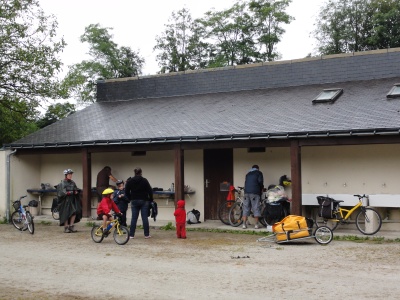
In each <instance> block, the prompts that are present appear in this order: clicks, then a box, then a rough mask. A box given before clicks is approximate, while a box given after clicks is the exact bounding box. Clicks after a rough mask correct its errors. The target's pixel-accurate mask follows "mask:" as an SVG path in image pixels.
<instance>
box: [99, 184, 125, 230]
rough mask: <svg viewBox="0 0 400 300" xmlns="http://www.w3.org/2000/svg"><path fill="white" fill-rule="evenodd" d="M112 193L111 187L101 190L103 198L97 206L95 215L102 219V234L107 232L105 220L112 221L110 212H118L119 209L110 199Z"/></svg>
mask: <svg viewBox="0 0 400 300" xmlns="http://www.w3.org/2000/svg"><path fill="white" fill-rule="evenodd" d="M113 193H114V190H113V189H110V188H107V189H105V190H104V191H103V193H102V195H103V199H101V202H100V203H99V205H98V206H97V215H98V218H97V219H98V220H103V228H104V231H103V232H104V234H107V230H106V228H107V221H113V220H114V219H113V217H112V216H111V214H110V212H111V210H113V211H114V212H115V213H117V214H120V213H121V211H120V210H119V208H118V206H117V205H116V204H115V202H114V201H113V200H112V195H113Z"/></svg>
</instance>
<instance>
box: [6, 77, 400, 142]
mask: <svg viewBox="0 0 400 300" xmlns="http://www.w3.org/2000/svg"><path fill="white" fill-rule="evenodd" d="M399 82H400V76H396V77H391V78H383V79H371V80H362V81H346V82H336V83H325V84H316V85H303V86H291V87H279V88H269V89H254V90H247V91H232V92H221V93H209V94H198V95H183V96H172V97H160V98H147V99H133V100H123V101H102V102H97V103H94V104H92V105H90V106H89V107H87V108H85V109H83V110H81V111H78V112H76V113H75V114H73V115H71V116H69V117H67V118H66V119H63V120H61V121H58V122H57V123H54V124H52V125H50V126H48V127H46V128H44V129H42V130H40V131H38V132H35V133H33V134H31V135H29V136H27V137H25V138H23V139H20V140H18V141H16V142H14V143H12V144H9V145H6V148H34V147H35V148H37V147H39V148H40V147H54V146H55V145H58V146H83V145H96V144H98V145H101V144H135V143H149V142H153V143H154V142H176V141H196V140H198V141H201V140H223V139H243V138H248V137H249V136H252V137H253V138H267V137H269V138H287V137H295V136H297V137H307V136H319V135H324V136H327V134H328V133H329V134H330V135H331V136H335V135H350V134H357V133H360V134H371V135H373V134H377V133H378V134H379V133H390V134H397V135H398V134H399V132H400V99H390V100H389V99H387V98H386V94H387V93H388V92H389V90H390V89H391V88H392V86H393V85H394V84H396V83H399ZM327 88H343V90H344V93H343V95H342V96H341V97H340V98H339V99H338V100H336V102H334V103H332V104H330V103H319V104H313V103H312V100H313V99H314V98H315V97H316V96H317V95H318V94H319V93H320V92H321V91H322V90H323V89H327ZM117 100H118V99H117Z"/></svg>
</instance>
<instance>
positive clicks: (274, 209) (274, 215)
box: [265, 202, 285, 220]
mask: <svg viewBox="0 0 400 300" xmlns="http://www.w3.org/2000/svg"><path fill="white" fill-rule="evenodd" d="M265 217H267V218H268V217H269V218H271V219H277V220H282V219H283V218H284V217H285V216H284V213H283V207H282V204H281V203H279V202H275V203H273V204H270V203H267V208H266V210H265Z"/></svg>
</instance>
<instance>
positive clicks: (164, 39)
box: [154, 8, 210, 73]
mask: <svg viewBox="0 0 400 300" xmlns="http://www.w3.org/2000/svg"><path fill="white" fill-rule="evenodd" d="M165 27H166V29H165V31H164V32H163V33H162V34H161V36H157V37H156V45H155V46H154V50H158V51H160V53H159V54H158V55H157V57H156V59H157V61H158V64H159V66H160V67H161V70H160V73H166V72H179V71H186V70H194V69H199V68H204V67H205V66H207V62H208V58H209V47H210V45H209V44H208V43H207V42H205V41H204V40H202V38H203V36H204V32H203V31H202V28H201V27H199V24H198V23H197V22H196V21H193V20H192V16H191V14H190V11H189V10H188V9H186V8H183V9H181V10H179V11H177V12H172V15H171V17H170V19H169V23H168V24H166V25H165Z"/></svg>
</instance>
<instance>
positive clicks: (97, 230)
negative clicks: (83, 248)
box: [90, 225, 104, 243]
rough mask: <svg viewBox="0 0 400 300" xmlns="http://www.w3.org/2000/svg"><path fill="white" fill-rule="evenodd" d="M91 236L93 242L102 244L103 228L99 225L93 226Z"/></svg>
mask: <svg viewBox="0 0 400 300" xmlns="http://www.w3.org/2000/svg"><path fill="white" fill-rule="evenodd" d="M90 234H91V236H92V240H93V241H94V242H95V243H101V241H102V240H103V239H104V236H103V227H102V226H99V225H96V226H93V228H92V231H91V233H90Z"/></svg>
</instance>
